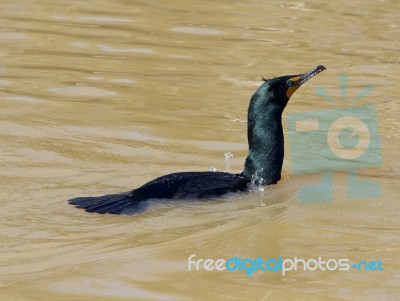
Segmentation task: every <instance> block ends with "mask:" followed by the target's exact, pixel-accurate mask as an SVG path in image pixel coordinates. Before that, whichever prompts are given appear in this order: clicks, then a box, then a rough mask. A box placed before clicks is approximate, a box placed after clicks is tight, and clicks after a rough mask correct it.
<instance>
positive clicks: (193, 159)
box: [0, 0, 400, 300]
mask: <svg viewBox="0 0 400 301" xmlns="http://www.w3.org/2000/svg"><path fill="white" fill-rule="evenodd" d="M399 11H400V5H399V3H398V2H397V1H361V0H359V1H357V0H356V1H347V2H346V3H338V2H329V3H327V2H322V1H314V0H310V1H305V2H284V3H282V2H278V1H277V2H260V1H229V2H226V1H219V2H218V1H180V0H174V1H151V2H148V1H147V2H146V1H145V2H138V1H137V2H136V3H134V2H132V1H123V0H120V1H106V0H103V1H68V2H54V1H47V0H41V1H8V0H3V1H2V4H1V11H0V16H1V18H0V25H1V31H0V63H1V64H0V100H1V108H0V114H1V118H0V139H1V145H0V156H1V168H0V184H1V192H0V197H1V200H2V206H1V208H0V217H1V221H0V224H1V229H2V231H1V234H0V241H1V244H0V262H1V267H0V297H1V299H2V300H125V299H129V300H133V299H138V300H146V299H148V300H187V299H190V298H192V299H197V300H205V299H208V300H215V299H219V300H223V299H227V300H243V299H249V300H303V299H306V300H398V298H399V297H398V296H399V289H398V287H399V284H400V273H399V269H400V264H399V260H398V258H399V254H400V252H399V246H400V240H399V237H400V222H399V220H400V219H399V217H400V216H399V209H400V205H399V202H398V198H399V195H400V193H399V192H400V191H399V171H400V165H399V163H398V155H396V154H398V149H399V146H400V143H399V138H400V136H399V132H400V131H399V122H398V121H399V117H398V116H399V108H398V101H397V96H398V89H397V87H398V78H399V75H400V68H399V66H400V65H399V63H400V62H399V53H398V49H399V46H400V43H399V36H400V35H399V26H400V25H399V22H398V20H399V19H400V18H399V17H400V16H399ZM318 64H323V65H325V66H326V67H327V71H325V72H323V73H321V74H320V75H318V76H316V77H315V78H313V79H312V80H310V82H308V83H307V84H306V85H304V86H303V87H302V88H301V89H299V90H298V91H297V92H296V93H295V94H294V96H293V97H292V99H291V101H290V103H289V105H288V107H287V109H286V111H285V115H289V114H293V113H295V112H303V111H309V110H320V109H327V108H331V104H330V103H329V102H328V101H326V100H324V99H323V98H321V97H320V96H318V95H317V93H316V92H315V89H316V88H317V87H322V88H323V89H324V90H325V91H327V92H328V93H329V95H331V96H332V97H333V98H335V99H341V98H340V97H341V91H340V87H339V86H340V82H339V77H338V75H340V74H347V75H348V83H349V85H348V87H347V95H348V96H349V99H351V98H355V97H356V96H357V95H358V92H359V91H360V90H361V89H362V88H363V87H365V86H367V85H371V86H372V90H371V92H370V93H368V94H366V95H365V96H363V97H362V101H364V102H365V103H371V104H374V105H376V108H377V111H378V125H379V137H380V143H381V147H382V158H383V162H382V165H381V166H378V167H371V168H366V169H364V170H362V171H361V174H362V175H363V177H365V178H367V179H373V180H375V181H377V182H378V183H379V184H380V186H381V189H382V196H381V198H379V199H372V200H368V199H350V198H348V197H347V196H346V180H345V179H346V173H344V172H343V173H341V172H337V173H334V175H333V179H334V183H335V185H334V187H333V193H334V197H333V201H332V202H331V203H328V204H302V203H300V202H299V201H298V198H297V192H298V191H299V189H300V188H301V187H303V186H304V184H306V183H310V181H311V182H312V181H317V180H319V179H320V178H321V175H318V174H315V175H304V176H294V175H293V173H292V171H291V161H290V156H289V150H288V149H289V145H287V139H286V142H285V143H286V150H285V162H284V167H283V173H282V180H281V181H280V182H279V184H278V185H276V186H272V187H268V188H266V189H265V190H264V191H255V192H254V193H253V194H251V195H236V196H231V197H230V198H229V199H227V200H215V201H207V202H189V203H180V202H175V203H174V202H167V203H165V204H159V203H155V204H152V206H150V207H149V208H148V210H147V211H146V212H144V213H142V214H140V215H136V216H111V215H96V214H88V213H85V212H84V211H82V210H78V209H75V208H74V207H72V206H70V205H68V204H67V203H66V202H65V201H66V200H67V199H69V198H73V197H76V196H90V195H99V194H100V195H101V194H106V193H113V192H119V191H128V190H130V189H131V188H134V187H137V186H140V185H141V184H143V183H145V182H146V181H148V180H151V179H153V178H155V177H157V176H160V175H163V174H166V173H169V172H177V171H193V170H208V169H209V168H210V165H212V166H213V167H214V168H216V169H217V170H224V168H228V167H229V168H230V170H231V171H232V172H239V171H240V170H242V169H243V161H244V159H245V157H246V154H247V141H246V113H247V106H248V101H249V98H250V96H251V94H252V93H253V92H254V91H255V89H256V88H257V86H258V85H259V84H260V83H261V81H260V79H261V76H263V77H265V78H269V77H271V76H273V75H283V74H291V73H299V72H304V71H307V70H309V69H310V68H311V67H314V66H316V65H318ZM284 127H285V128H286V123H285V124H284ZM285 131H286V130H285ZM285 134H286V132H285ZM228 152H231V153H232V154H234V157H233V158H230V159H229V166H228V167H226V166H225V164H224V157H223V155H224V154H225V153H228ZM263 205H264V206H263ZM193 253H196V255H197V257H198V258H201V257H203V258H213V259H217V258H229V257H232V256H240V257H252V258H253V257H258V256H262V257H264V258H269V257H277V256H283V257H288V258H289V257H290V258H292V257H294V256H298V257H303V258H314V257H318V256H321V257H323V258H338V257H346V258H349V259H351V260H353V261H361V260H368V261H369V260H381V261H382V262H384V271H381V272H357V271H353V270H351V271H349V272H322V271H315V272H304V271H298V272H291V273H288V275H287V276H285V277H281V276H280V275H279V274H277V273H272V272H256V273H254V274H253V275H252V276H250V277H246V276H245V275H244V274H243V273H241V272H228V271H225V272H215V271H214V272H206V271H199V272H188V271H187V259H188V256H189V255H191V254H193Z"/></svg>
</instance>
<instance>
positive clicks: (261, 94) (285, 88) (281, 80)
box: [253, 65, 326, 112]
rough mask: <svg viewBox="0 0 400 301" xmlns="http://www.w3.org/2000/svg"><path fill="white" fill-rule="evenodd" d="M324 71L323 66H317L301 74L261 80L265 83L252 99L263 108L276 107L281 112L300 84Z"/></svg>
mask: <svg viewBox="0 0 400 301" xmlns="http://www.w3.org/2000/svg"><path fill="white" fill-rule="evenodd" d="M325 69H326V68H325V67H324V66H322V65H319V66H317V67H315V68H313V69H311V70H310V71H308V72H305V73H302V74H293V75H284V76H279V77H274V78H272V79H264V78H263V80H264V81H265V82H264V83H263V84H262V85H261V86H260V88H259V89H258V90H257V91H256V93H254V95H253V97H254V98H256V99H258V101H261V102H262V105H263V106H265V105H267V106H273V107H277V108H278V109H280V111H281V112H283V109H284V108H285V107H286V105H287V103H288V101H289V99H290V97H291V96H292V95H293V93H294V92H295V91H296V90H297V89H298V88H299V87H300V86H301V85H302V84H304V83H305V82H306V81H308V80H309V79H310V78H312V77H313V76H315V75H317V74H318V73H320V72H322V71H324V70H325Z"/></svg>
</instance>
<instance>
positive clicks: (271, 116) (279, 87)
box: [69, 65, 326, 214]
mask: <svg viewBox="0 0 400 301" xmlns="http://www.w3.org/2000/svg"><path fill="white" fill-rule="evenodd" d="M325 69H326V68H325V67H324V66H322V65H319V66H317V67H315V68H314V69H312V70H310V71H308V72H306V73H303V74H296V75H285V76H280V77H275V78H272V79H267V80H266V79H263V80H264V83H263V84H262V85H261V86H260V87H259V88H258V90H257V91H256V92H255V93H254V94H253V96H252V97H251V100H250V105H249V110H248V123H247V124H248V129H247V136H248V143H249V154H248V156H247V158H246V162H245V164H244V171H243V172H241V173H239V174H231V173H226V172H212V171H203V172H180V173H172V174H168V175H165V176H162V177H159V178H157V179H155V180H153V181H150V182H148V183H146V184H144V185H143V186H141V187H139V188H137V189H134V190H132V191H130V192H126V193H120V194H110V195H105V196H100V197H78V198H75V199H72V200H69V203H70V204H72V205H75V206H76V207H77V208H83V209H85V210H86V211H88V212H97V213H111V214H132V213H135V212H137V211H141V210H142V209H143V206H142V205H143V202H144V201H146V200H150V199H204V198H211V197H216V196H221V195H223V194H226V193H229V192H240V191H247V190H249V188H250V185H249V184H250V183H251V181H252V177H254V175H256V178H257V181H258V183H257V184H258V185H270V184H276V183H277V182H278V181H279V180H280V179H281V170H282V164H283V156H284V144H283V128H282V113H283V110H284V109H285V107H286V104H287V103H288V101H289V98H290V97H291V96H292V94H293V93H294V92H295V91H296V90H297V89H298V88H299V87H300V86H301V85H302V84H303V83H305V82H306V81H307V80H309V79H310V78H312V77H313V76H314V75H316V74H318V73H320V72H321V71H323V70H325Z"/></svg>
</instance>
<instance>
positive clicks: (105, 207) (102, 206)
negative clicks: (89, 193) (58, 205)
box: [68, 192, 137, 214]
mask: <svg viewBox="0 0 400 301" xmlns="http://www.w3.org/2000/svg"><path fill="white" fill-rule="evenodd" d="M68 203H70V204H72V205H75V207H77V208H82V209H85V211H87V212H97V213H111V214H123V213H130V212H132V209H134V207H136V205H137V202H135V201H134V200H133V199H131V198H130V197H129V192H128V193H121V194H109V195H104V196H100V197H79V198H75V199H72V200H69V201H68Z"/></svg>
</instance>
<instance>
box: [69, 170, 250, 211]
mask: <svg viewBox="0 0 400 301" xmlns="http://www.w3.org/2000/svg"><path fill="white" fill-rule="evenodd" d="M249 182H250V181H249V179H248V178H247V177H245V176H243V175H241V174H231V173H226V172H213V171H204V172H179V173H173V174H168V175H165V176H162V177H159V178H157V179H154V180H152V181H150V182H148V183H146V184H144V185H143V186H141V187H139V188H137V189H135V190H133V191H131V192H126V193H120V194H114V195H106V196H103V197H88V198H86V197H80V198H75V199H72V200H70V201H69V203H70V204H73V205H77V207H78V208H84V209H85V210H86V211H88V212H98V213H114V214H120V213H131V212H132V211H133V209H135V208H137V207H140V206H141V205H142V203H143V202H144V201H146V200H150V199H180V200H183V199H204V198H211V197H218V196H221V195H224V194H227V193H229V192H239V191H247V189H248V186H249V185H248V184H249Z"/></svg>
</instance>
